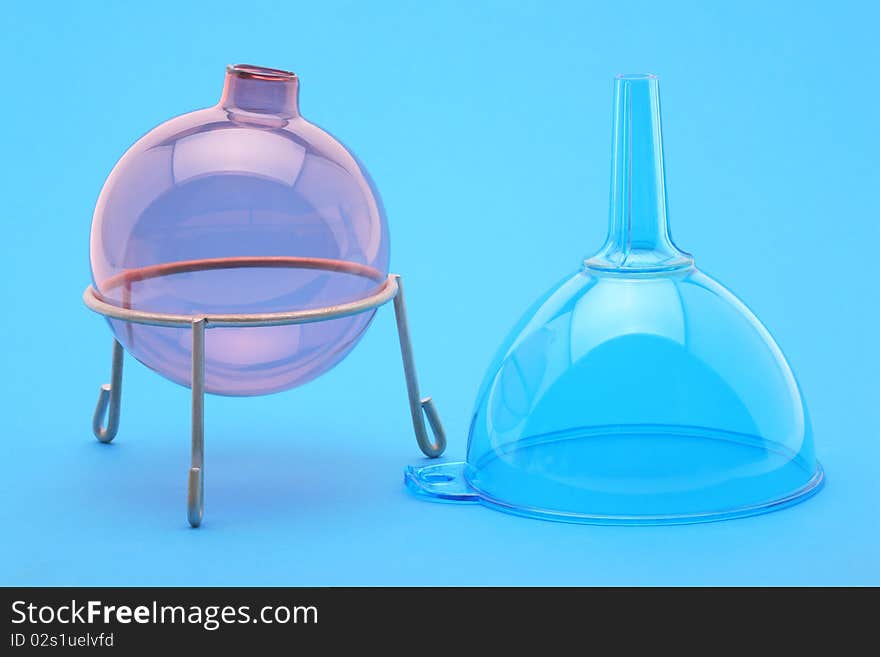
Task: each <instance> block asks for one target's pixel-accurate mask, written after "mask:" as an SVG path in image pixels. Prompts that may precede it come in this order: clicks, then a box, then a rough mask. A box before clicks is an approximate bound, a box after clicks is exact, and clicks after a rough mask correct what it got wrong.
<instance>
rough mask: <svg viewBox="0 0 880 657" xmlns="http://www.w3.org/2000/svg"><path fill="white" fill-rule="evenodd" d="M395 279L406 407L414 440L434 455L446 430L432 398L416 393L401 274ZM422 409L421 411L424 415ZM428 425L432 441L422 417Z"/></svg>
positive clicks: (441, 446)
mask: <svg viewBox="0 0 880 657" xmlns="http://www.w3.org/2000/svg"><path fill="white" fill-rule="evenodd" d="M395 279H396V281H397V295H396V296H395V297H394V317H395V319H396V320H397V337H398V338H399V340H400V355H401V356H402V357H403V373H404V376H405V377H406V392H407V395H408V396H409V410H410V414H411V415H412V422H413V429H415V432H416V441H417V442H418V443H419V448H420V449H421V450H422V452H424V454H425V456H428V457H430V458H436V457H438V456H440V455H441V454H442V453H443V450H445V449H446V434H445V432H444V431H443V425H442V424H441V422H440V416H439V415H438V413H437V408H436V407H435V406H434V400H433V399H431V398H430V397H425V398H424V399H422V398H421V395H420V393H419V381H418V378H417V376H416V365H415V360H414V358H413V349H412V342H411V341H410V336H409V324H408V322H407V320H406V300H405V299H404V296H403V283H402V281H401V280H400V276H397V275H395ZM423 413H424V415H423ZM426 417H427V418H428V424H430V425H431V432H432V433H433V434H434V439H433V441H432V440H431V437H430V436H429V435H428V429H427V427H426V426H425V418H426Z"/></svg>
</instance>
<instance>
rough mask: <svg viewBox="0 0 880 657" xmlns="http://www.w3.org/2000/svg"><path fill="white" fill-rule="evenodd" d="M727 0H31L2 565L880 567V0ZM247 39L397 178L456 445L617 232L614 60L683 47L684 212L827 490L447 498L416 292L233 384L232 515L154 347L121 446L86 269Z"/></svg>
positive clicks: (830, 579)
mask: <svg viewBox="0 0 880 657" xmlns="http://www.w3.org/2000/svg"><path fill="white" fill-rule="evenodd" d="M58 4H59V5H60V4H61V3H58ZM703 4H704V3H694V4H679V3H670V2H663V3H658V2H645V3H641V2H626V3H622V2H608V3H601V4H598V3H597V4H590V5H589V6H587V3H581V2H573V3H564V2H547V1H544V2H493V3H488V2H479V3H471V2H460V3H453V2H437V3H416V2H412V3H404V2H400V3H377V2H370V3H356V2H350V3H340V2H308V3H305V2H290V1H285V2H278V3H265V2H256V1H255V2H247V3H241V2H220V1H214V2H210V3H189V2H181V1H177V2H155V1H154V2H148V3H110V2H107V3H92V2H81V3H69V6H54V5H49V4H46V3H36V2H33V3H24V2H18V3H13V4H12V5H10V6H9V7H6V8H5V9H4V11H3V12H2V15H0V21H2V38H0V55H2V61H3V72H2V87H0V89H2V91H0V94H2V95H0V108H2V120H0V126H2V127H0V131H2V153H3V159H2V164H0V185H2V199H3V217H2V224H3V227H4V230H3V233H2V242H0V254H2V259H3V260H2V262H3V265H4V270H5V275H4V276H3V277H2V283H0V285H2V286H3V296H2V298H3V301H4V303H3V308H2V322H0V340H2V344H3V347H4V348H3V356H2V379H0V385H2V390H0V411H2V415H0V417H2V418H3V422H2V434H3V439H2V443H0V444H2V457H0V495H2V499H0V527H2V530H0V531H2V536H3V539H2V545H0V583H2V584H94V585H98V584H146V585H151V584H156V585H158V584H181V585H187V584H216V585H219V584H259V585H273V584H279V585H280V584H289V585H334V584H868V583H873V584H880V556H878V555H880V523H878V517H877V504H878V493H880V477H878V463H880V440H878V438H880V436H878V433H880V431H878V424H880V423H878V417H877V407H878V404H877V400H878V392H880V390H878V387H880V384H878V376H877V371H878V364H880V362H878V361H880V357H878V348H877V341H876V332H877V323H878V317H880V315H878V311H877V309H876V298H877V295H876V284H875V282H874V280H875V279H876V275H877V272H876V260H877V259H876V255H875V253H874V248H875V245H876V244H877V241H878V237H880V221H878V219H880V213H878V209H880V208H878V186H880V172H878V159H877V158H878V152H880V137H878V135H880V130H878V129H877V116H878V101H880V92H878V88H880V87H878V85H877V84H876V81H875V80H876V67H877V63H878V61H880V48H878V39H877V36H876V25H877V21H878V20H880V13H878V11H877V9H875V8H874V6H873V3H864V4H861V3H845V2H834V3H820V4H816V5H811V4H810V3H803V2H798V3H777V2H773V3H768V2H763V1H762V2H755V3H751V2H748V3H746V2H738V3H718V5H719V6H715V7H708V6H703ZM722 5H723V6H722ZM235 62H250V63H254V64H260V65H265V66H274V67H280V68H288V69H292V70H294V71H296V72H297V73H298V74H299V76H300V78H301V80H302V90H301V108H302V111H303V114H304V115H305V116H306V117H307V118H309V119H310V120H312V121H314V122H315V123H317V124H318V125H321V126H323V127H325V128H327V129H328V130H330V131H331V132H332V133H334V134H335V135H336V136H338V137H339V138H340V139H341V140H342V141H343V142H345V143H346V144H347V145H348V146H349V147H350V148H352V150H353V151H354V152H355V153H357V154H358V156H359V157H360V159H361V160H362V161H363V162H364V163H366V165H367V167H368V168H369V170H370V172H371V174H372V176H373V178H374V179H375V181H376V183H377V185H378V187H379V189H380V190H381V192H382V196H383V200H384V202H385V206H386V209H387V212H388V216H389V221H390V224H391V229H392V263H393V268H394V270H395V271H398V272H400V273H402V274H404V275H405V281H406V285H407V293H408V302H409V309H410V320H411V324H412V330H413V338H414V341H415V349H416V358H417V362H418V366H419V373H420V376H421V380H422V388H423V392H424V393H426V394H431V395H433V396H434V397H435V399H436V400H437V403H438V406H439V409H440V411H441V413H442V416H443V418H444V421H445V423H446V425H447V428H448V431H449V435H450V448H449V450H448V455H449V458H451V459H456V458H459V459H460V458H462V457H463V455H464V450H465V442H466V431H467V426H468V422H469V415H470V412H471V409H472V404H473V400H474V396H475V393H476V390H477V387H478V385H479V382H480V379H481V377H482V375H483V370H484V368H485V367H486V365H487V364H488V362H489V360H490V358H491V356H492V355H493V352H494V350H495V349H496V347H497V346H498V344H499V343H500V341H501V340H502V338H503V337H504V335H505V334H506V333H507V331H508V330H509V328H510V327H511V326H512V325H513V324H514V323H515V321H516V320H517V318H518V317H519V315H520V314H521V313H522V312H523V311H524V310H525V309H526V308H527V307H528V306H529V305H530V304H531V302H532V301H533V300H534V299H535V298H536V297H538V296H539V295H540V294H541V293H542V292H543V291H544V290H546V289H547V288H548V287H549V286H550V285H551V284H553V283H554V282H556V281H557V280H558V279H560V278H561V277H562V276H564V275H565V274H566V273H568V272H571V271H574V270H575V269H576V268H577V267H578V266H579V263H580V261H581V259H582V258H583V257H584V256H585V255H588V254H590V253H592V252H593V251H595V250H596V249H598V247H599V246H600V244H601V242H602V240H603V237H604V231H605V227H606V217H607V203H608V176H609V166H608V163H609V157H610V125H611V100H612V99H611V90H612V77H613V75H614V74H616V73H619V72H633V71H651V72H654V73H657V74H659V75H660V76H661V90H662V91H661V93H662V95H663V103H664V105H663V106H664V120H665V140H666V154H667V171H668V184H669V199H670V208H671V222H672V227H673V231H674V234H675V236H676V240H677V242H678V243H679V245H680V246H682V247H683V248H684V249H686V250H688V251H690V252H692V253H694V254H695V255H696V258H697V263H698V265H700V266H701V267H702V268H704V269H705V270H706V271H708V272H709V273H711V274H712V275H714V276H715V277H717V278H718V279H719V280H721V281H722V282H724V283H725V284H727V285H728V286H729V287H730V288H731V289H732V290H733V291H734V292H736V293H737V294H738V295H739V296H740V297H741V298H743V299H744V300H745V301H746V302H747V303H748V304H749V305H750V307H751V308H752V309H753V310H754V311H755V312H756V313H757V315H758V316H759V317H760V318H762V320H763V321H764V322H765V323H766V325H767V326H768V328H769V329H770V331H771V332H772V333H773V334H774V336H775V337H776V338H777V340H778V341H779V343H780V345H781V346H782V348H783V349H784V351H785V352H786V354H787V355H788V357H789V359H790V361H791V363H792V366H793V367H794V370H795V372H796V373H797V375H798V377H799V380H800V383H801V385H802V388H803V390H804V393H805V395H806V398H807V402H808V404H809V406H810V411H811V414H812V419H813V424H814V428H815V435H816V440H817V449H818V453H819V456H820V458H821V459H822V461H823V463H824V465H825V467H826V469H827V473H828V484H827V486H826V488H825V489H824V490H823V491H822V492H821V493H820V494H819V495H818V496H817V497H815V498H813V499H811V500H809V501H808V502H806V503H804V504H802V505H799V506H796V507H794V508H791V509H788V510H785V511H782V512H780V513H775V514H770V515H765V516H760V517H755V518H749V519H744V520H736V521H731V522H724V523H715V524H709V525H693V526H683V527H644V528H627V527H616V528H615V527H595V526H577V525H562V524H555V523H548V522H541V521H537V520H529V519H524V518H518V517H514V516H508V515H505V514H500V513H497V512H494V511H491V510H489V509H486V508H483V507H480V506H457V505H448V504H432V503H428V502H423V501H419V500H417V499H415V498H413V497H412V496H410V495H409V494H408V493H407V492H406V490H405V488H404V486H403V485H402V470H403V467H404V466H405V465H406V464H408V463H413V462H419V461H420V459H419V456H420V455H419V452H418V451H417V448H416V445H415V442H414V439H413V437H412V433H411V427H410V424H409V416H408V411H407V406H406V398H405V389H404V383H403V377H402V370H401V365H400V356H399V352H398V346H397V343H396V337H395V334H394V322H393V313H392V312H391V310H390V308H386V309H384V310H383V311H381V312H380V313H379V315H378V316H377V319H376V321H375V323H374V324H373V326H372V328H371V330H370V331H369V333H368V334H367V336H366V337H365V339H364V340H363V342H362V343H361V345H360V346H359V347H358V348H357V349H356V350H355V351H354V352H353V353H352V355H351V356H350V357H349V358H348V359H347V360H345V361H344V362H343V363H342V364H341V365H340V366H339V367H337V368H336V369H334V370H333V371H332V372H330V373H329V374H328V375H326V376H324V377H323V378H321V379H319V380H317V381H315V382H313V383H310V384H308V385H307V386H305V387H303V388H301V389H297V390H294V391H290V392H287V393H284V394H281V395H274V396H269V397H263V398H251V399H228V398H220V397H209V398H208V400H207V466H206V467H207V475H206V476H207V515H206V521H205V524H204V525H203V527H202V529H200V530H198V531H193V530H191V529H189V527H188V525H187V524H186V519H185V512H184V498H185V483H186V471H187V468H188V463H189V393H188V391H187V390H186V389H184V388H181V387H178V386H176V385H174V384H171V383H169V382H167V381H165V380H163V379H162V378H160V377H158V376H156V375H155V374H153V373H152V372H149V371H148V370H146V368H144V367H143V366H141V365H140V364H138V363H136V362H135V361H133V360H132V359H127V369H126V372H125V377H126V380H125V394H124V399H123V415H122V425H121V430H120V434H119V436H118V438H117V440H116V442H115V443H114V444H113V445H112V446H109V447H108V446H103V445H99V444H98V443H97V442H96V441H95V440H94V438H93V437H92V436H91V431H90V418H91V413H92V409H93V405H94V402H95V397H96V393H97V390H98V386H99V384H101V383H103V382H105V381H106V380H108V377H109V360H110V346H111V338H110V333H109V331H108V329H107V327H106V325H105V324H104V322H103V321H102V320H101V318H99V317H98V316H96V315H93V314H92V313H90V312H89V311H88V310H87V309H86V308H85V307H84V306H83V304H82V301H81V299H80V295H81V293H82V290H83V288H84V287H85V286H86V284H87V283H88V282H89V276H90V274H89V265H88V257H87V247H88V231H89V222H90V218H91V213H92V210H93V208H94V203H95V200H96V198H97V195H98V192H99V191H100V188H101V185H102V183H103V181H104V179H105V177H106V176H107V174H108V173H109V171H110V169H111V168H112V166H113V164H114V163H115V162H116V160H117V159H118V158H119V157H120V156H121V154H122V153H123V152H124V150H125V149H126V148H127V147H128V146H129V145H130V144H131V143H132V142H133V141H134V140H135V139H136V138H137V137H138V136H140V135H141V134H143V133H145V132H147V131H148V130H150V129H151V128H152V127H154V126H155V125H156V124H158V123H160V122H161V121H163V120H165V119H167V118H169V117H171V116H174V115H176V114H181V113H184V112H187V111H190V110H192V109H196V108H199V107H204V106H208V105H212V104H214V103H215V102H216V101H217V98H218V96H219V94H220V90H221V86H222V83H223V75H224V66H225V65H226V64H228V63H235Z"/></svg>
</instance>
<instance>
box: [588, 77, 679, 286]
mask: <svg viewBox="0 0 880 657" xmlns="http://www.w3.org/2000/svg"><path fill="white" fill-rule="evenodd" d="M692 262H693V258H691V256H690V255H689V254H687V253H684V252H683V251H680V250H679V249H678V247H676V246H675V244H674V243H673V241H672V237H671V235H670V233H669V224H668V219H667V214H666V181H665V172H664V165H663V135H662V131H661V124H660V89H659V83H658V80H657V77H656V76H654V75H649V74H635V75H619V76H617V78H616V79H615V81H614V126H613V133H612V160H611V200H610V213H609V224H608V238H607V240H606V242H605V245H604V246H603V247H602V250H601V251H600V252H599V253H598V254H596V255H595V256H594V257H593V258H590V259H589V260H587V262H586V264H587V266H589V267H594V268H598V269H616V270H627V271H629V270H637V271H665V270H670V269H678V268H680V267H684V266H690V264H692Z"/></svg>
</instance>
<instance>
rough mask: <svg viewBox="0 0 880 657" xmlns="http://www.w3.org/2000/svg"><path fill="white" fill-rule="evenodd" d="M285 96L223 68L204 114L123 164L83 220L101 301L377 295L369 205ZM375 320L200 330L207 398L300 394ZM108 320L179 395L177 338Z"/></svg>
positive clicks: (293, 86) (263, 81)
mask: <svg viewBox="0 0 880 657" xmlns="http://www.w3.org/2000/svg"><path fill="white" fill-rule="evenodd" d="M298 87H299V80H298V78H297V77H296V75H294V74H293V73H289V72H287V71H280V70H276V69H269V68H262V67H257V66H250V65H235V66H230V67H228V69H227V73H226V82H225V85H224V88H223V95H222V97H221V99H220V102H219V103H218V104H217V105H216V106H214V107H211V108H208V109H203V110H198V111H195V112H192V113H189V114H185V115H183V116H179V117H177V118H174V119H171V120H170V121H167V122H166V123H163V124H161V125H160V126H158V127H157V128H155V129H153V130H152V131H151V132H149V133H148V134H146V135H145V136H144V137H142V138H141V139H140V140H138V141H137V142H136V143H135V144H134V145H133V146H132V147H131V148H130V149H129V150H128V151H127V152H126V153H125V155H123V157H122V159H121V160H120V161H119V163H118V164H117V165H116V166H115V167H114V169H113V171H112V172H111V173H110V176H109V177H108V179H107V181H106V183H105V184H104V188H103V189H102V190H101V195H100V198H99V199H98V203H97V207H96V209H95V214H94V218H93V221H92V232H91V263H92V277H93V280H94V284H95V289H96V290H97V292H98V295H99V296H100V298H102V299H103V300H104V301H106V302H109V303H112V304H115V305H118V306H122V307H124V308H131V309H135V310H142V311H149V312H157V313H171V314H181V315H192V316H198V315H199V314H206V315H212V314H226V313H230V314H256V313H274V312H286V311H295V310H306V309H312V308H324V307H327V306H333V305H337V304H342V303H347V302H351V301H355V300H357V299H361V298H363V297H365V296H368V295H370V294H373V293H375V292H376V291H377V290H378V289H379V288H380V287H381V286H382V284H383V283H384V281H385V278H386V276H387V274H388V259H389V243H388V242H389V241H388V228H387V223H386V220H385V214H384V211H383V209H382V202H381V200H380V198H379V195H378V193H377V191H376V189H375V188H374V186H373V184H372V182H371V181H370V178H369V175H368V174H367V172H366V170H365V169H364V167H363V166H362V165H361V164H360V162H359V161H358V160H357V159H356V158H355V157H354V156H353V155H352V154H351V153H350V152H349V151H348V150H346V148H345V147H344V146H343V145H342V144H340V143H339V142H338V141H337V140H336V139H334V138H333V137H332V136H330V135H329V134H328V133H326V132H324V131H323V130H321V129H320V128H318V127H317V126H315V125H313V124H311V123H309V122H308V121H306V120H305V119H304V118H302V116H300V113H299V106H298ZM312 261H315V262H320V263H323V264H322V266H321V267H320V268H315V267H310V266H309V263H310V262H312ZM328 261H330V266H328ZM255 262H258V263H260V266H253V265H254V263H255ZM333 262H338V263H339V267H338V268H337V267H334V266H333ZM291 263H295V264H296V266H289V265H291ZM351 265H354V268H353V267H352V266H351ZM353 269H357V270H358V271H359V272H360V273H357V274H356V273H352V271H353ZM374 313H375V311H374V310H371V311H369V312H364V313H361V314H357V315H351V316H348V317H343V318H338V319H332V320H328V321H322V322H316V323H311V324H297V325H287V326H271V327H258V328H254V327H249V328H214V329H212V330H211V332H210V337H209V338H208V340H207V344H206V360H205V381H206V390H207V392H211V393H215V394H222V395H261V394H266V393H272V392H278V391H281V390H287V389H289V388H293V387H295V386H297V385H299V384H302V383H305V382H306V381H309V380H311V379H313V378H315V377H317V376H319V375H320V374H322V373H323V372H326V371H327V370H329V369H330V368H331V367H333V366H334V365H336V364H337V363H338V362H340V361H341V360H342V359H343V358H344V357H345V356H346V354H348V352H349V351H351V349H352V348H353V347H354V345H355V344H357V342H358V340H359V339H360V337H361V336H362V335H363V333H364V331H365V330H366V328H367V326H368V325H369V323H370V321H371V320H372V317H373V315H374ZM109 322H110V325H111V327H112V329H113V332H114V333H115V334H116V337H117V339H118V340H119V341H120V342H121V343H122V344H123V345H124V347H125V349H126V350H127V351H128V352H129V353H130V354H132V355H133V356H134V357H135V358H137V359H138V360H139V361H141V362H142V363H144V364H145V365H147V366H148V367H150V368H151V369H153V370H155V371H157V372H159V373H160V374H162V375H163V376H165V377H167V378H169V379H171V380H172V381H175V382H177V383H180V384H182V385H185V386H189V385H190V377H191V367H192V365H191V349H192V339H191V335H190V330H189V329H186V328H169V327H157V326H147V325H142V324H134V323H130V322H124V321H119V320H113V319H111V320H109Z"/></svg>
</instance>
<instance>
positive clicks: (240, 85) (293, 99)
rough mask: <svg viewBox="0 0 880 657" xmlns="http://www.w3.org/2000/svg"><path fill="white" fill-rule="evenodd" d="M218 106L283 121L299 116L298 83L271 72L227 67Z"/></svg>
mask: <svg viewBox="0 0 880 657" xmlns="http://www.w3.org/2000/svg"><path fill="white" fill-rule="evenodd" d="M220 106H221V107H222V108H223V109H225V110H230V111H236V110H237V111H243V112H254V113H258V114H272V115H276V116H282V117H285V118H292V117H295V116H299V79H298V78H297V77H296V74H294V73H290V72H289V71H282V70H279V69H274V68H264V67H262V66H252V65H250V64H235V65H232V66H228V67H226V82H225V83H224V85H223V95H222V97H221V98H220Z"/></svg>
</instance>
